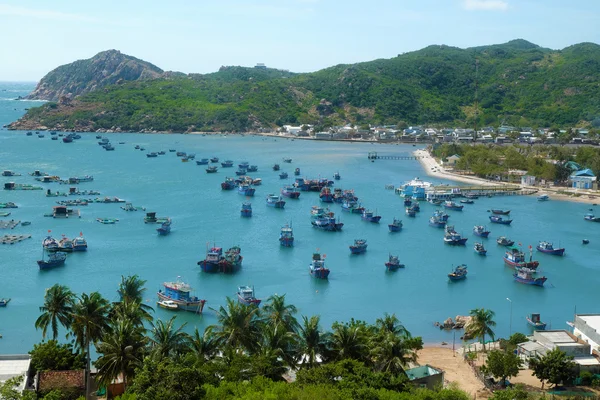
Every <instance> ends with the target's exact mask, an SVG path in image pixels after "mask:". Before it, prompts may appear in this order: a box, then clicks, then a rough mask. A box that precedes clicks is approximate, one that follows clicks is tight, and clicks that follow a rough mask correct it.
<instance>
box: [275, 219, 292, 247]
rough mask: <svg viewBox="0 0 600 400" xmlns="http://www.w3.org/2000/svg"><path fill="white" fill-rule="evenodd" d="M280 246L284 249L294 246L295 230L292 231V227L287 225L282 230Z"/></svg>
mask: <svg viewBox="0 0 600 400" xmlns="http://www.w3.org/2000/svg"><path fill="white" fill-rule="evenodd" d="M279 244H280V245H282V246H283V247H292V246H294V230H293V229H292V226H291V225H289V224H285V225H284V226H283V227H282V228H281V233H280V234H279Z"/></svg>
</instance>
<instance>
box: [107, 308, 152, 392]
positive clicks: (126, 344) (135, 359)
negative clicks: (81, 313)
mask: <svg viewBox="0 0 600 400" xmlns="http://www.w3.org/2000/svg"><path fill="white" fill-rule="evenodd" d="M146 341H147V339H146V338H145V337H144V332H143V329H142V328H140V327H138V326H136V325H135V324H134V323H133V321H131V320H128V319H119V320H116V321H115V322H114V323H113V324H112V326H111V329H110V331H109V332H108V333H107V334H105V335H103V337H102V341H101V342H100V343H98V346H97V350H98V353H99V354H100V357H99V358H98V361H96V366H97V367H98V377H99V380H100V382H102V383H103V384H104V385H109V384H110V383H112V382H113V381H114V380H115V379H117V378H118V377H119V375H121V376H122V377H123V384H124V386H125V388H126V387H127V382H128V381H129V379H130V378H132V377H133V375H134V371H135V368H136V367H139V366H141V365H142V356H143V351H144V348H145V347H144V346H145V345H146Z"/></svg>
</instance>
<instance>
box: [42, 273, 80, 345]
mask: <svg viewBox="0 0 600 400" xmlns="http://www.w3.org/2000/svg"><path fill="white" fill-rule="evenodd" d="M74 298H75V295H74V294H73V292H71V290H70V289H69V288H68V287H67V286H64V285H59V284H55V285H54V286H52V287H51V288H49V289H48V290H46V294H45V296H44V305H43V306H41V307H40V311H41V312H42V314H41V315H40V316H39V317H38V319H37V320H36V321H35V328H36V329H42V337H43V338H46V332H47V330H48V326H50V328H51V329H52V339H53V340H56V338H57V337H58V324H59V323H60V325H62V326H63V327H64V328H67V329H68V328H69V327H70V326H71V312H72V307H73V299H74Z"/></svg>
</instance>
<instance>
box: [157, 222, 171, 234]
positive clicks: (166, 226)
mask: <svg viewBox="0 0 600 400" xmlns="http://www.w3.org/2000/svg"><path fill="white" fill-rule="evenodd" d="M156 232H158V234H159V235H161V236H166V235H168V234H169V233H171V218H169V219H168V220H166V221H165V222H163V223H162V224H161V225H160V227H158V228H156Z"/></svg>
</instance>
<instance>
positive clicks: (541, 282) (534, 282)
mask: <svg viewBox="0 0 600 400" xmlns="http://www.w3.org/2000/svg"><path fill="white" fill-rule="evenodd" d="M513 277H514V278H515V281H517V282H519V283H524V284H525V285H532V286H540V287H542V286H544V282H546V279H547V278H546V277H542V278H533V279H525V278H521V277H519V276H518V275H517V274H514V275H513Z"/></svg>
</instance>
